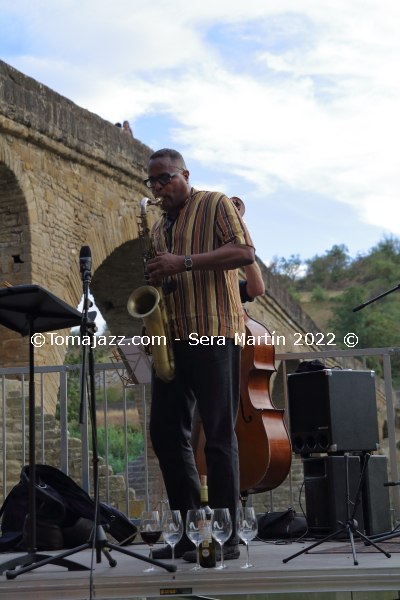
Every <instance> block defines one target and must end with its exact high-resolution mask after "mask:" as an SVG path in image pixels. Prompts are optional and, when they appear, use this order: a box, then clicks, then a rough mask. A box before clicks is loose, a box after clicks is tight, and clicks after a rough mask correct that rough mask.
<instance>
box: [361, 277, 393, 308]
mask: <svg viewBox="0 0 400 600" xmlns="http://www.w3.org/2000/svg"><path fill="white" fill-rule="evenodd" d="M396 290H400V283H399V285H396V287H394V288H392V289H391V290H388V291H387V292H383V294H380V295H379V296H376V297H375V298H372V300H368V302H364V304H360V306H356V308H353V312H357V311H358V310H362V309H363V308H365V307H366V306H368V304H372V303H373V302H376V301H377V300H380V299H381V298H383V297H384V296H388V295H389V294H391V293H392V292H395V291H396Z"/></svg>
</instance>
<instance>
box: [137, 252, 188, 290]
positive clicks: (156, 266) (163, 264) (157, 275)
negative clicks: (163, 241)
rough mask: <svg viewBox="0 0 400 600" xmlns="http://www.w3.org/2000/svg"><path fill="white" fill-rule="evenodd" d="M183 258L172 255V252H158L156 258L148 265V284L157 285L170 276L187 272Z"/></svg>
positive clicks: (148, 262)
mask: <svg viewBox="0 0 400 600" xmlns="http://www.w3.org/2000/svg"><path fill="white" fill-rule="evenodd" d="M183 259H184V257H183V256H179V255H178V254H171V253H170V252H158V253H157V256H156V257H155V258H151V259H150V260H149V261H147V263H146V273H147V274H148V275H149V279H148V282H149V283H155V282H156V281H160V279H164V278H165V277H168V276H170V275H176V274H177V273H182V272H183V271H184V270H185V265H184V264H183Z"/></svg>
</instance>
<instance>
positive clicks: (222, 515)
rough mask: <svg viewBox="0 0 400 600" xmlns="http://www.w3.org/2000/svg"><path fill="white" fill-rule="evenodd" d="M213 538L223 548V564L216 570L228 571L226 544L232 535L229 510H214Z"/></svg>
mask: <svg viewBox="0 0 400 600" xmlns="http://www.w3.org/2000/svg"><path fill="white" fill-rule="evenodd" d="M211 527H212V536H213V538H214V540H215V541H216V542H218V543H219V545H220V546H221V564H220V565H219V567H215V568H216V569H226V568H227V566H226V564H225V563H224V548H223V546H224V543H225V542H226V541H227V540H229V538H230V537H231V535H232V519H231V515H230V512H229V508H214V510H213V512H212V515H211Z"/></svg>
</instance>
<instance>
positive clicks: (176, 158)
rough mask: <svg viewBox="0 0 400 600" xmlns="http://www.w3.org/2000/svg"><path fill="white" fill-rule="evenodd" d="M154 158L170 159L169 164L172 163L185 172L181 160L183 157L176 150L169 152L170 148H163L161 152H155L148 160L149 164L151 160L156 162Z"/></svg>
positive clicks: (184, 166)
mask: <svg viewBox="0 0 400 600" xmlns="http://www.w3.org/2000/svg"><path fill="white" fill-rule="evenodd" d="M156 158H170V159H171V162H174V163H175V164H176V166H177V167H181V168H182V169H185V170H186V164H185V161H184V160H183V156H182V154H181V153H180V152H178V151H177V150H171V148H163V149H162V150H157V152H154V154H152V155H151V156H150V158H149V162H150V161H151V160H156Z"/></svg>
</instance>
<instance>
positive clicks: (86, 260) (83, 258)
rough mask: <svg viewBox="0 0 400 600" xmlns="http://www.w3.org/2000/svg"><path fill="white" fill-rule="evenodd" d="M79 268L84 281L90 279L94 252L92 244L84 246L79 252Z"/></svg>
mask: <svg viewBox="0 0 400 600" xmlns="http://www.w3.org/2000/svg"><path fill="white" fill-rule="evenodd" d="M79 269H80V271H81V276H82V281H86V280H90V278H91V275H92V274H91V270H92V252H91V250H90V246H82V248H81V251H80V253H79Z"/></svg>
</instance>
